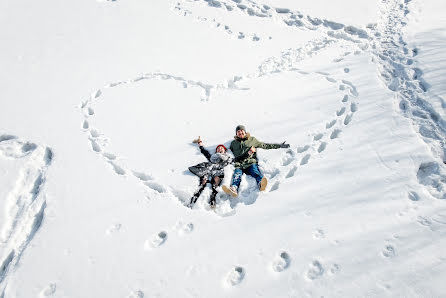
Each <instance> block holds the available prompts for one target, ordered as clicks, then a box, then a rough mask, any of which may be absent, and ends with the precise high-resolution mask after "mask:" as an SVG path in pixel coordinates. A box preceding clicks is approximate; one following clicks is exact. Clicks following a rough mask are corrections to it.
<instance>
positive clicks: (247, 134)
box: [234, 132, 251, 141]
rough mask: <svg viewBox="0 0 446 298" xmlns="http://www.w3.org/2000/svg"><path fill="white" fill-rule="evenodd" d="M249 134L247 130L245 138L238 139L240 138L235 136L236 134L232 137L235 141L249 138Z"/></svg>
mask: <svg viewBox="0 0 446 298" xmlns="http://www.w3.org/2000/svg"><path fill="white" fill-rule="evenodd" d="M250 136H251V134H250V133H249V132H247V133H246V138H245V139H240V138H239V137H237V136H234V139H235V140H236V141H240V140H247V139H249V137H250Z"/></svg>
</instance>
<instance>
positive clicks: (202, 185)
mask: <svg viewBox="0 0 446 298" xmlns="http://www.w3.org/2000/svg"><path fill="white" fill-rule="evenodd" d="M207 182H208V179H207V178H206V177H200V185H199V188H198V190H197V191H196V192H195V193H194V195H193V196H192V198H191V199H190V203H189V205H190V206H191V205H193V204H195V202H196V201H197V199H198V197H199V196H200V195H201V193H202V192H203V190H204V188H205V187H206V183H207Z"/></svg>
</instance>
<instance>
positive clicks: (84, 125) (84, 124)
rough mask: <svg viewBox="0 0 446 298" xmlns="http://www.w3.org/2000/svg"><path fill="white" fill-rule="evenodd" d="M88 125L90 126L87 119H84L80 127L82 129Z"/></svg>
mask: <svg viewBox="0 0 446 298" xmlns="http://www.w3.org/2000/svg"><path fill="white" fill-rule="evenodd" d="M89 126H90V125H89V124H88V121H87V120H84V122H83V123H82V128H83V129H88V127H89Z"/></svg>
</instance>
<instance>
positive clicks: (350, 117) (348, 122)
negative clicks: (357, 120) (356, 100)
mask: <svg viewBox="0 0 446 298" xmlns="http://www.w3.org/2000/svg"><path fill="white" fill-rule="evenodd" d="M352 118H353V114H348V115H347V116H345V119H344V125H349V124H350V122H351V121H352Z"/></svg>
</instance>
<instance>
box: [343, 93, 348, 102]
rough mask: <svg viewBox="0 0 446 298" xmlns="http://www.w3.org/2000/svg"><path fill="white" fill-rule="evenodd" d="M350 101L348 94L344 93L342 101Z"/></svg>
mask: <svg viewBox="0 0 446 298" xmlns="http://www.w3.org/2000/svg"><path fill="white" fill-rule="evenodd" d="M347 101H348V95H347V94H346V95H344V97H343V98H342V102H347Z"/></svg>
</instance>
